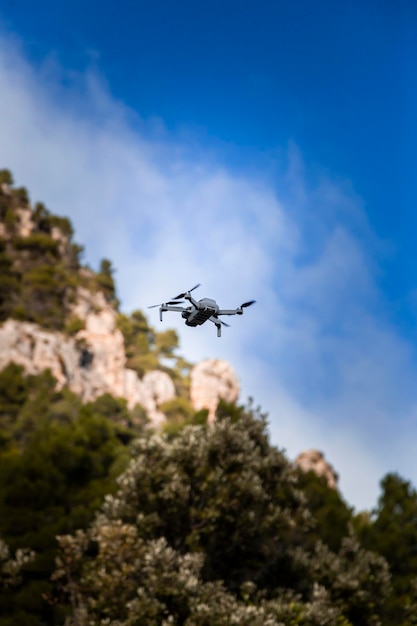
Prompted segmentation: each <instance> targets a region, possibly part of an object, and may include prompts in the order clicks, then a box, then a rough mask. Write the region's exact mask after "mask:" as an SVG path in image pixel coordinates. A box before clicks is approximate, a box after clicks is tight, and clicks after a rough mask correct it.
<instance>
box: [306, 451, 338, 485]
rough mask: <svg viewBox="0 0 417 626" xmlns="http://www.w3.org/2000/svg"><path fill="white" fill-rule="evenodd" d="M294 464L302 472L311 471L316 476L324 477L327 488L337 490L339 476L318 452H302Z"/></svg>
mask: <svg viewBox="0 0 417 626" xmlns="http://www.w3.org/2000/svg"><path fill="white" fill-rule="evenodd" d="M295 464H296V465H297V466H298V467H299V468H300V469H302V470H303V472H310V471H311V472H314V473H315V474H317V476H324V478H325V479H326V480H327V484H328V486H329V487H331V488H332V489H337V484H338V481H339V476H338V474H337V473H336V472H335V470H334V469H333V467H332V466H331V465H330V464H329V463H328V462H327V461H326V460H325V458H324V455H323V453H322V452H320V451H319V450H306V451H305V452H302V453H301V454H299V455H298V457H297V458H296V459H295Z"/></svg>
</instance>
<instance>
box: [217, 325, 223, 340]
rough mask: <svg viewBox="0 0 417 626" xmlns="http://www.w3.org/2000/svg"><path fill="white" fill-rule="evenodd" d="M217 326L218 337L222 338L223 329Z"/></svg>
mask: <svg viewBox="0 0 417 626" xmlns="http://www.w3.org/2000/svg"><path fill="white" fill-rule="evenodd" d="M216 326H217V336H218V337H221V336H222V327H221V326H220V324H216Z"/></svg>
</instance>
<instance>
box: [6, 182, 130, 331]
mask: <svg viewBox="0 0 417 626" xmlns="http://www.w3.org/2000/svg"><path fill="white" fill-rule="evenodd" d="M0 182H5V183H7V185H8V189H2V188H1V185H0V221H1V226H2V227H3V237H2V238H1V239H0V323H1V322H2V321H4V320H6V319H7V318H9V317H12V318H15V319H18V320H24V321H29V322H35V323H37V324H39V325H41V326H43V327H44V328H48V329H53V330H60V331H63V330H65V328H66V325H67V322H68V319H69V318H70V317H71V307H70V305H71V303H72V302H74V300H75V294H76V288H77V287H78V286H84V287H87V288H88V289H90V290H92V291H97V290H102V291H103V293H104V295H105V297H106V298H107V300H108V301H109V302H111V303H112V304H113V305H114V306H115V307H117V306H118V302H117V298H116V290H115V284H114V280H113V272H114V270H113V268H112V266H111V263H110V261H109V260H107V259H104V260H103V261H102V262H101V265H100V270H99V272H98V273H97V274H95V273H94V272H90V273H89V274H88V277H87V276H86V273H83V272H81V271H80V270H81V265H80V257H81V254H82V252H83V248H82V246H79V245H78V244H76V243H74V242H73V240H72V238H73V234H74V230H73V227H72V224H71V222H70V220H69V219H68V218H66V217H59V216H56V215H53V214H51V213H50V212H49V210H48V209H47V208H46V207H45V205H44V204H42V203H41V202H37V203H36V204H35V207H34V208H33V209H32V208H31V206H30V204H29V197H28V193H27V191H26V189H25V188H23V187H22V188H14V187H13V186H12V184H13V178H12V176H11V174H10V172H9V171H8V170H0ZM70 328H71V331H70V332H73V330H72V328H73V326H71V323H70Z"/></svg>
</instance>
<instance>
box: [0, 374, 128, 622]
mask: <svg viewBox="0 0 417 626" xmlns="http://www.w3.org/2000/svg"><path fill="white" fill-rule="evenodd" d="M55 387H56V381H55V380H54V379H53V377H52V376H51V375H50V373H49V372H45V373H43V374H42V375H40V376H33V377H24V376H23V371H22V368H21V367H18V366H16V365H14V364H10V365H9V366H8V367H6V368H5V369H4V370H3V371H2V372H0V444H1V445H0V533H1V535H2V536H3V537H4V539H5V540H6V541H7V543H8V544H9V545H10V547H11V549H13V550H15V551H16V557H15V560H17V561H18V562H20V561H21V559H20V560H19V558H20V557H19V555H21V554H24V553H21V552H20V551H19V550H21V548H22V547H25V546H26V547H28V548H30V549H31V550H33V551H35V553H36V556H35V558H34V559H33V561H32V562H31V563H29V564H27V565H25V567H24V569H23V570H22V573H21V580H20V582H19V581H17V584H16V585H15V586H14V588H13V589H12V590H10V589H8V590H7V593H6V592H4V593H2V592H0V624H1V626H6V625H7V626H11V625H12V624H15V623H23V624H28V625H29V624H34V625H35V624H39V623H40V622H41V623H59V619H58V614H57V613H56V609H55V606H54V605H53V604H49V603H48V602H47V601H46V600H45V598H48V596H49V595H50V592H51V582H50V580H49V579H50V575H51V572H52V569H53V565H54V560H55V555H56V546H57V544H56V539H55V537H56V535H57V534H60V533H65V532H72V531H74V530H75V529H77V528H80V527H85V526H86V525H87V524H88V523H89V522H90V521H91V519H92V517H93V515H94V513H95V511H96V510H97V508H98V507H99V506H100V503H101V502H102V500H103V498H104V495H105V494H107V493H109V492H111V491H112V490H113V489H114V487H115V482H114V479H115V476H116V475H117V474H118V473H120V472H121V471H122V470H123V469H124V468H125V467H126V464H127V461H128V458H127V452H126V445H127V444H128V443H129V442H130V441H131V440H132V437H133V434H134V433H133V431H132V430H131V429H130V423H131V420H130V419H129V413H128V411H127V408H126V403H125V402H124V401H123V400H117V399H115V398H112V397H111V396H102V397H101V398H98V399H97V400H96V401H95V402H91V403H88V404H86V405H82V404H81V402H80V400H79V399H78V398H77V397H76V396H75V395H74V394H72V393H71V392H70V391H69V390H66V389H64V390H62V391H59V392H57V391H56V389H55ZM126 422H127V424H126ZM138 428H139V426H138V424H137V422H136V423H135V429H136V432H138ZM18 557H19V558H18ZM8 567H9V566H8ZM57 620H58V621H57Z"/></svg>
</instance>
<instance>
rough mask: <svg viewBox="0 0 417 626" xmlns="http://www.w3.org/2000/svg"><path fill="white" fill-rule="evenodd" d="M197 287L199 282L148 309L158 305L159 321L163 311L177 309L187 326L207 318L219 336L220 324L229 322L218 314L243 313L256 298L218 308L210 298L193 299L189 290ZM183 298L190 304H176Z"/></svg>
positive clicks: (202, 321) (201, 322) (196, 324)
mask: <svg viewBox="0 0 417 626" xmlns="http://www.w3.org/2000/svg"><path fill="white" fill-rule="evenodd" d="M197 287H200V283H199V284H198V285H195V287H193V288H192V289H189V290H188V291H184V293H180V294H178V296H175V298H174V299H173V300H170V301H169V302H163V303H162V304H153V305H152V306H148V309H153V308H155V307H157V306H159V319H160V320H161V322H162V314H163V313H164V312H165V311H178V312H179V313H181V317H182V318H183V319H185V323H186V325H187V326H201V324H204V322H207V320H209V321H210V322H213V324H215V325H216V327H217V336H218V337H221V335H222V326H229V324H226V322H223V320H221V319H219V315H243V309H245V308H246V307H248V306H251V304H254V303H255V302H256V300H249V302H244V303H243V304H241V305H240V306H238V307H237V308H236V309H220V308H219V305H218V304H217V302H216V301H215V300H212V299H211V298H202V299H201V300H198V301H197V300H194V298H193V297H192V295H191V292H192V291H194V289H197ZM183 300H188V302H190V303H191V306H187V307H184V306H178V305H179V304H182V301H183Z"/></svg>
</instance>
